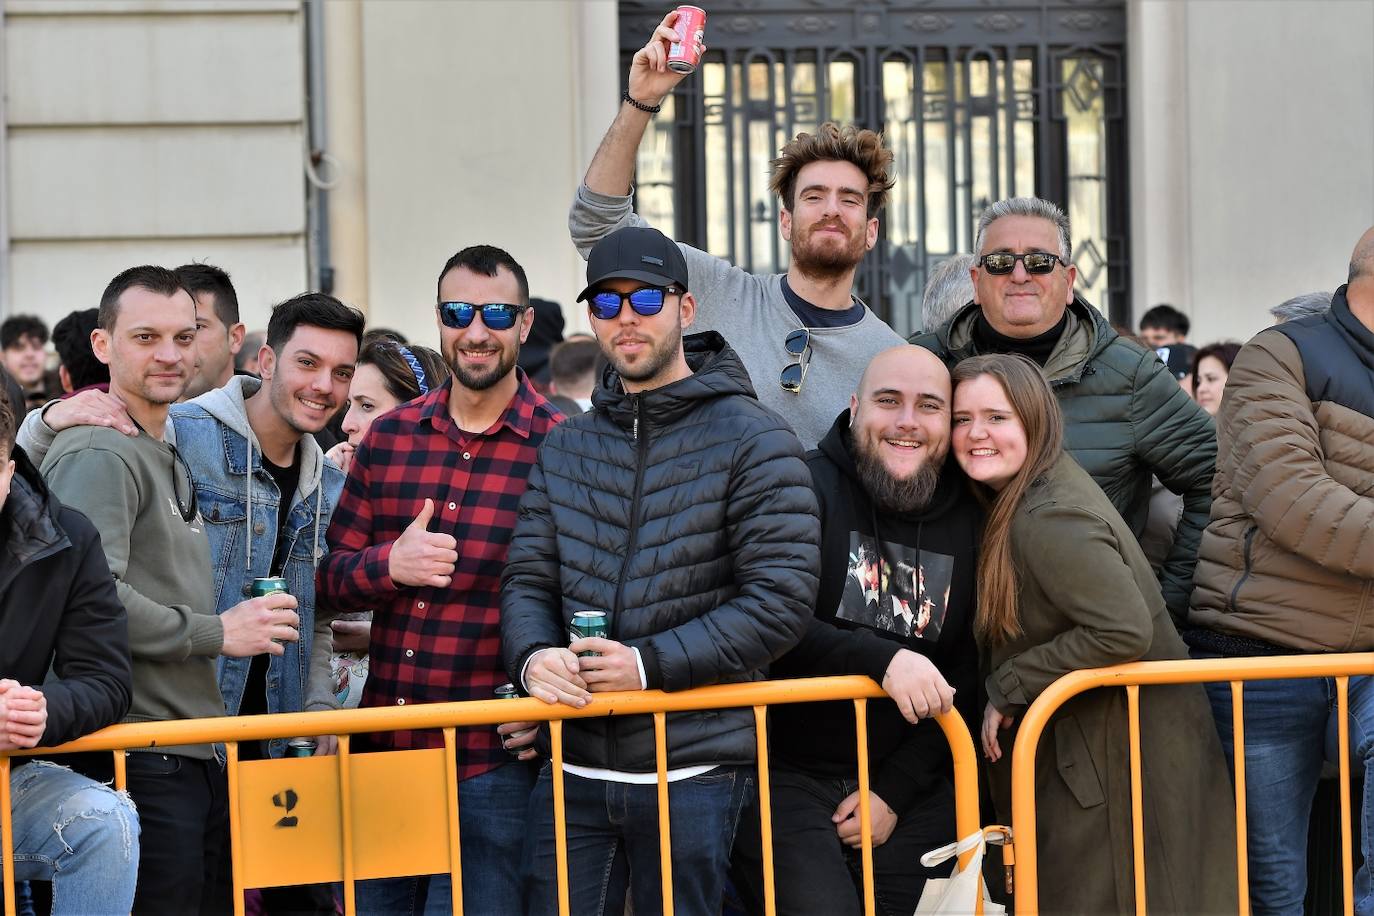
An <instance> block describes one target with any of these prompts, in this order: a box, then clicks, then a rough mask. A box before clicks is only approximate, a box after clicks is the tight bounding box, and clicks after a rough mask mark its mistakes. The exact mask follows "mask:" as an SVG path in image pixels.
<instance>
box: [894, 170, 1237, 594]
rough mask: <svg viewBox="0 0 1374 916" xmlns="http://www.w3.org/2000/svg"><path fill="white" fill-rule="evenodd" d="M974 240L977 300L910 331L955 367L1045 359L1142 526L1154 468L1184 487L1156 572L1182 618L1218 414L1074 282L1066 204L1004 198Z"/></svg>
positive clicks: (1111, 487)
mask: <svg viewBox="0 0 1374 916" xmlns="http://www.w3.org/2000/svg"><path fill="white" fill-rule="evenodd" d="M975 247H976V250H977V257H978V266H977V267H976V268H974V270H973V284H974V290H975V297H974V301H973V302H971V303H970V304H969V305H968V306H966V307H965V308H963V309H961V310H960V311H959V312H958V313H957V314H956V315H955V316H954V317H953V318H952V319H950V321H949V323H948V324H946V325H944V326H943V327H942V328H940V329H939V330H937V331H935V332H933V333H928V334H922V335H919V336H916V337H913V341H912V342H913V343H917V344H920V345H921V346H924V347H928V348H929V349H931V350H933V351H935V353H936V355H938V356H940V357H941V358H942V359H943V360H944V361H945V364H946V365H949V366H953V365H955V364H956V363H958V362H959V361H960V360H963V359H966V358H967V357H970V356H976V355H978V354H986V353H1019V354H1021V355H1023V356H1026V357H1027V358H1029V359H1031V360H1032V361H1033V362H1035V364H1036V365H1038V366H1040V367H1041V368H1042V369H1043V370H1044V372H1045V375H1046V376H1047V377H1048V378H1049V379H1050V381H1051V383H1052V384H1053V386H1054V393H1055V395H1056V396H1057V397H1058V399H1059V404H1060V408H1061V409H1062V411H1063V414H1064V422H1065V433H1064V437H1065V442H1066V446H1067V448H1068V450H1069V452H1070V453H1071V454H1072V455H1073V457H1074V459H1075V460H1077V461H1078V462H1079V464H1081V465H1082V466H1083V468H1084V469H1085V470H1086V471H1087V472H1088V473H1089V474H1091V475H1092V477H1093V479H1094V480H1096V481H1097V483H1098V485H1099V486H1100V487H1102V489H1103V491H1105V492H1106V494H1107V497H1108V498H1109V499H1110V500H1111V501H1112V505H1113V506H1115V507H1116V510H1117V511H1118V512H1119V513H1121V516H1122V517H1123V518H1124V519H1125V520H1126V522H1127V524H1128V525H1129V526H1130V528H1131V530H1132V531H1133V532H1135V534H1136V537H1140V536H1141V533H1142V532H1143V531H1144V529H1145V523H1146V519H1147V516H1148V508H1149V500H1150V480H1151V476H1154V477H1157V478H1158V479H1159V480H1160V482H1161V483H1163V484H1164V485H1165V486H1166V487H1167V488H1168V489H1169V490H1171V491H1172V492H1174V493H1179V494H1181V495H1182V496H1183V514H1182V517H1181V518H1180V520H1179V523H1178V530H1177V536H1176V537H1175V538H1174V540H1173V545H1172V546H1171V547H1170V549H1169V553H1168V556H1167V558H1166V559H1165V561H1164V563H1163V565H1162V566H1161V568H1160V572H1159V578H1160V583H1161V586H1162V588H1163V593H1164V601H1165V604H1167V605H1168V607H1169V612H1170V613H1171V614H1173V615H1174V618H1175V619H1176V620H1180V621H1181V620H1182V619H1183V618H1184V616H1185V615H1186V613H1187V609H1188V598H1189V595H1190V593H1191V591H1192V580H1193V566H1194V565H1195V563H1196V560H1197V543H1198V538H1199V537H1200V536H1201V533H1202V529H1203V527H1204V526H1205V525H1206V524H1207V513H1208V510H1209V507H1210V506H1211V501H1212V496H1211V484H1212V474H1213V472H1214V470H1215V464H1216V449H1217V444H1216V433H1215V427H1214V426H1213V425H1212V421H1211V418H1210V417H1208V416H1207V414H1206V413H1205V412H1204V411H1203V410H1202V408H1200V407H1198V406H1197V404H1195V403H1193V401H1192V399H1191V398H1189V397H1188V395H1187V394H1186V393H1185V392H1184V391H1183V389H1181V388H1180V387H1179V386H1178V384H1177V382H1175V381H1174V379H1173V378H1172V377H1171V376H1170V374H1169V371H1168V370H1167V369H1166V368H1165V366H1164V365H1163V364H1162V363H1161V362H1160V361H1159V359H1158V358H1157V357H1156V356H1155V354H1154V353H1153V352H1152V351H1150V350H1147V349H1145V348H1143V347H1141V346H1140V345H1139V344H1136V343H1133V342H1131V341H1128V340H1126V339H1124V338H1122V337H1121V336H1120V335H1118V334H1117V333H1116V331H1114V330H1112V327H1111V325H1110V324H1108V323H1107V321H1106V319H1105V318H1103V316H1102V314H1101V313H1100V312H1098V311H1097V309H1095V308H1093V307H1092V306H1091V305H1089V304H1088V303H1087V302H1086V301H1084V300H1083V299H1082V297H1080V296H1077V295H1076V294H1075V293H1074V291H1073V286H1074V280H1075V279H1076V277H1077V271H1076V270H1075V269H1074V267H1073V264H1072V254H1073V249H1072V243H1071V240H1070V235H1069V220H1068V217H1067V216H1065V215H1064V211H1062V210H1060V209H1059V208H1058V207H1057V206H1055V205H1054V204H1052V203H1050V202H1049V201H1045V200H1040V199H1039V198H1034V197H1017V198H1011V199H1009V200H1001V201H998V202H997V203H995V204H993V205H991V206H990V207H988V208H987V209H985V210H984V211H983V214H982V216H981V217H980V218H979V220H978V235H977V239H976V246H975Z"/></svg>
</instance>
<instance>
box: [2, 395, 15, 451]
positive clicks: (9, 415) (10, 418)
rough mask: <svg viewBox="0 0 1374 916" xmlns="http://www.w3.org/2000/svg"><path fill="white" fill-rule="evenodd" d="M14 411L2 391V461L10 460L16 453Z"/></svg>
mask: <svg viewBox="0 0 1374 916" xmlns="http://www.w3.org/2000/svg"><path fill="white" fill-rule="evenodd" d="M14 432H15V430H14V411H12V410H10V399H9V398H8V397H6V396H5V394H4V392H3V391H0V461H9V460H10V455H12V454H14Z"/></svg>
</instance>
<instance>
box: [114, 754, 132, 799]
mask: <svg viewBox="0 0 1374 916" xmlns="http://www.w3.org/2000/svg"><path fill="white" fill-rule="evenodd" d="M128 761H129V752H128V751H115V752H114V783H115V788H116V789H126V790H127V789H128V788H129V770H128Z"/></svg>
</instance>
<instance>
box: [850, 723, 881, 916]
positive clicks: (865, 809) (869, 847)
mask: <svg viewBox="0 0 1374 916" xmlns="http://www.w3.org/2000/svg"><path fill="white" fill-rule="evenodd" d="M854 731H855V733H856V734H857V736H858V737H857V739H856V740H857V743H858V750H859V838H860V841H861V844H862V845H861V846H860V847H859V853H860V858H861V859H862V861H863V886H864V888H863V889H864V916H873V914H874V913H875V912H876V910H877V900H876V898H875V896H874V891H873V810H872V809H873V806H872V805H870V804H869V801H868V701H867V700H864V699H856V700H855V701H854Z"/></svg>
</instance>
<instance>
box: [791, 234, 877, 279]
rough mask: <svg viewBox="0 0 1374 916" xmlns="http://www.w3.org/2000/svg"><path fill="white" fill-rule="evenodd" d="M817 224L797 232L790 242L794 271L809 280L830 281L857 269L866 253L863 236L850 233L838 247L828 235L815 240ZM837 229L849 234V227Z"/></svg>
mask: <svg viewBox="0 0 1374 916" xmlns="http://www.w3.org/2000/svg"><path fill="white" fill-rule="evenodd" d="M820 225H821V224H815V225H812V226H811V227H809V228H808V229H806V230H805V231H803V232H798V233H796V236H795V238H794V239H793V240H792V261H793V263H795V264H796V265H797V269H798V270H800V271H801V272H802V273H803V274H805V275H806V276H808V277H812V278H814V279H817V280H829V279H834V278H836V277H840V276H843V275H844V274H846V273H848V272H849V271H851V270H853V269H854V268H855V267H857V266H858V264H859V262H860V261H862V260H863V259H864V254H865V253H866V252H867V249H866V248H865V245H864V234H863V233H862V232H855V233H852V234H849V235H847V239H846V241H845V243H844V244H841V245H837V244H835V241H838V240H833V241H832V240H829V237H828V236H827V237H823V238H822V239H821V240H819V241H817V240H816V239H815V238H814V236H815V235H816V230H817V228H818V227H819V226H820ZM825 225H830V224H825ZM840 227H841V228H842V229H844V230H845V232H846V233H848V232H849V227H848V226H845V225H844V224H843V223H841V224H840Z"/></svg>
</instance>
